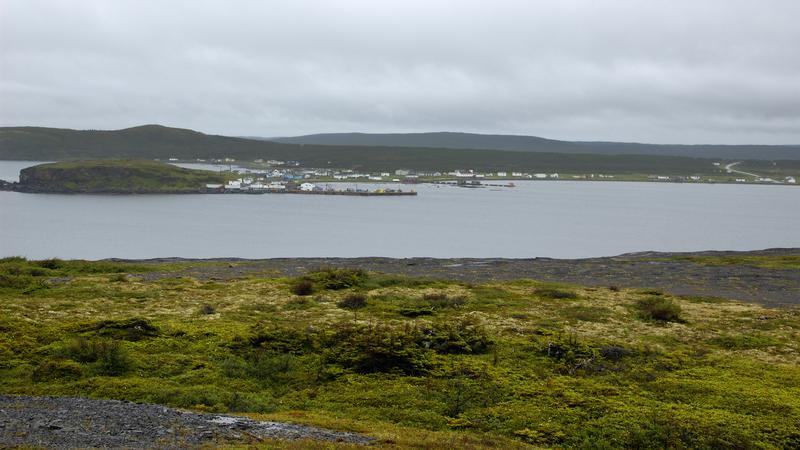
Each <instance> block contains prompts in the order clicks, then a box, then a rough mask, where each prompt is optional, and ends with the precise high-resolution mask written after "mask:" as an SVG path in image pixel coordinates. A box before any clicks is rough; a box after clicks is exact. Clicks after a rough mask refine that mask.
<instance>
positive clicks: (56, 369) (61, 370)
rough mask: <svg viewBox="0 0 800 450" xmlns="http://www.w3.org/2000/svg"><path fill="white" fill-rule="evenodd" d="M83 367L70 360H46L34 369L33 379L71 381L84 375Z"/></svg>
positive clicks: (37, 380)
mask: <svg viewBox="0 0 800 450" xmlns="http://www.w3.org/2000/svg"><path fill="white" fill-rule="evenodd" d="M83 372H84V371H83V367H81V365H80V364H78V363H76V362H75V361H70V360H49V359H48V360H45V361H42V362H41V363H39V365H38V366H36V368H34V369H33V373H32V374H31V378H32V379H33V381H36V382H40V381H69V380H77V379H79V378H81V377H82V376H83Z"/></svg>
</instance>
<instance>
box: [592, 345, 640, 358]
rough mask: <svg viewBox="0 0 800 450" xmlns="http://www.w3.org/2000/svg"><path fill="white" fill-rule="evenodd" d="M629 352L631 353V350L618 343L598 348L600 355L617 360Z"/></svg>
mask: <svg viewBox="0 0 800 450" xmlns="http://www.w3.org/2000/svg"><path fill="white" fill-rule="evenodd" d="M631 354H633V351H631V350H628V349H627V348H625V347H620V346H619V345H606V346H605V347H601V348H600V356H602V357H603V358H605V359H608V360H610V361H619V360H621V359H622V358H624V357H626V356H630V355H631Z"/></svg>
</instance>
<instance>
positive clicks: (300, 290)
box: [291, 279, 314, 296]
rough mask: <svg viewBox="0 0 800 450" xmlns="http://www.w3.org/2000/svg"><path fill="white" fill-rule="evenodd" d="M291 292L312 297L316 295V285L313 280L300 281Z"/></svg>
mask: <svg viewBox="0 0 800 450" xmlns="http://www.w3.org/2000/svg"><path fill="white" fill-rule="evenodd" d="M291 290H292V294H294V295H301V296H306V295H311V294H313V293H314V283H312V282H311V280H307V279H300V280H297V281H296V282H295V283H294V284H293V285H292V287H291Z"/></svg>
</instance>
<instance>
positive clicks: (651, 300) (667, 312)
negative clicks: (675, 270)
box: [635, 296, 684, 322]
mask: <svg viewBox="0 0 800 450" xmlns="http://www.w3.org/2000/svg"><path fill="white" fill-rule="evenodd" d="M635 307H636V310H637V313H638V315H639V317H640V318H641V319H644V320H651V321H657V322H683V321H684V320H683V318H682V317H681V313H682V310H681V307H680V305H678V304H677V303H675V302H674V301H672V299H669V298H666V297H659V296H653V297H647V298H643V299H641V300H639V301H637V302H636V304H635Z"/></svg>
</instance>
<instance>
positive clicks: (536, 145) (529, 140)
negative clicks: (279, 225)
mask: <svg viewBox="0 0 800 450" xmlns="http://www.w3.org/2000/svg"><path fill="white" fill-rule="evenodd" d="M269 140H271V141H274V142H283V143H287V144H315V145H359V146H388V147H430V148H451V149H465V148H471V149H488V150H508V151H519V152H553V153H583V154H597V155H665V156H688V157H694V158H725V159H759V160H773V159H795V160H800V145H656V144H640V143H628V142H572V141H558V140H553V139H545V138H541V137H536V136H514V135H498V134H474V133H452V132H436V133H394V134H366V133H329V134H310V135H306V136H296V137H284V138H270V139H269Z"/></svg>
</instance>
